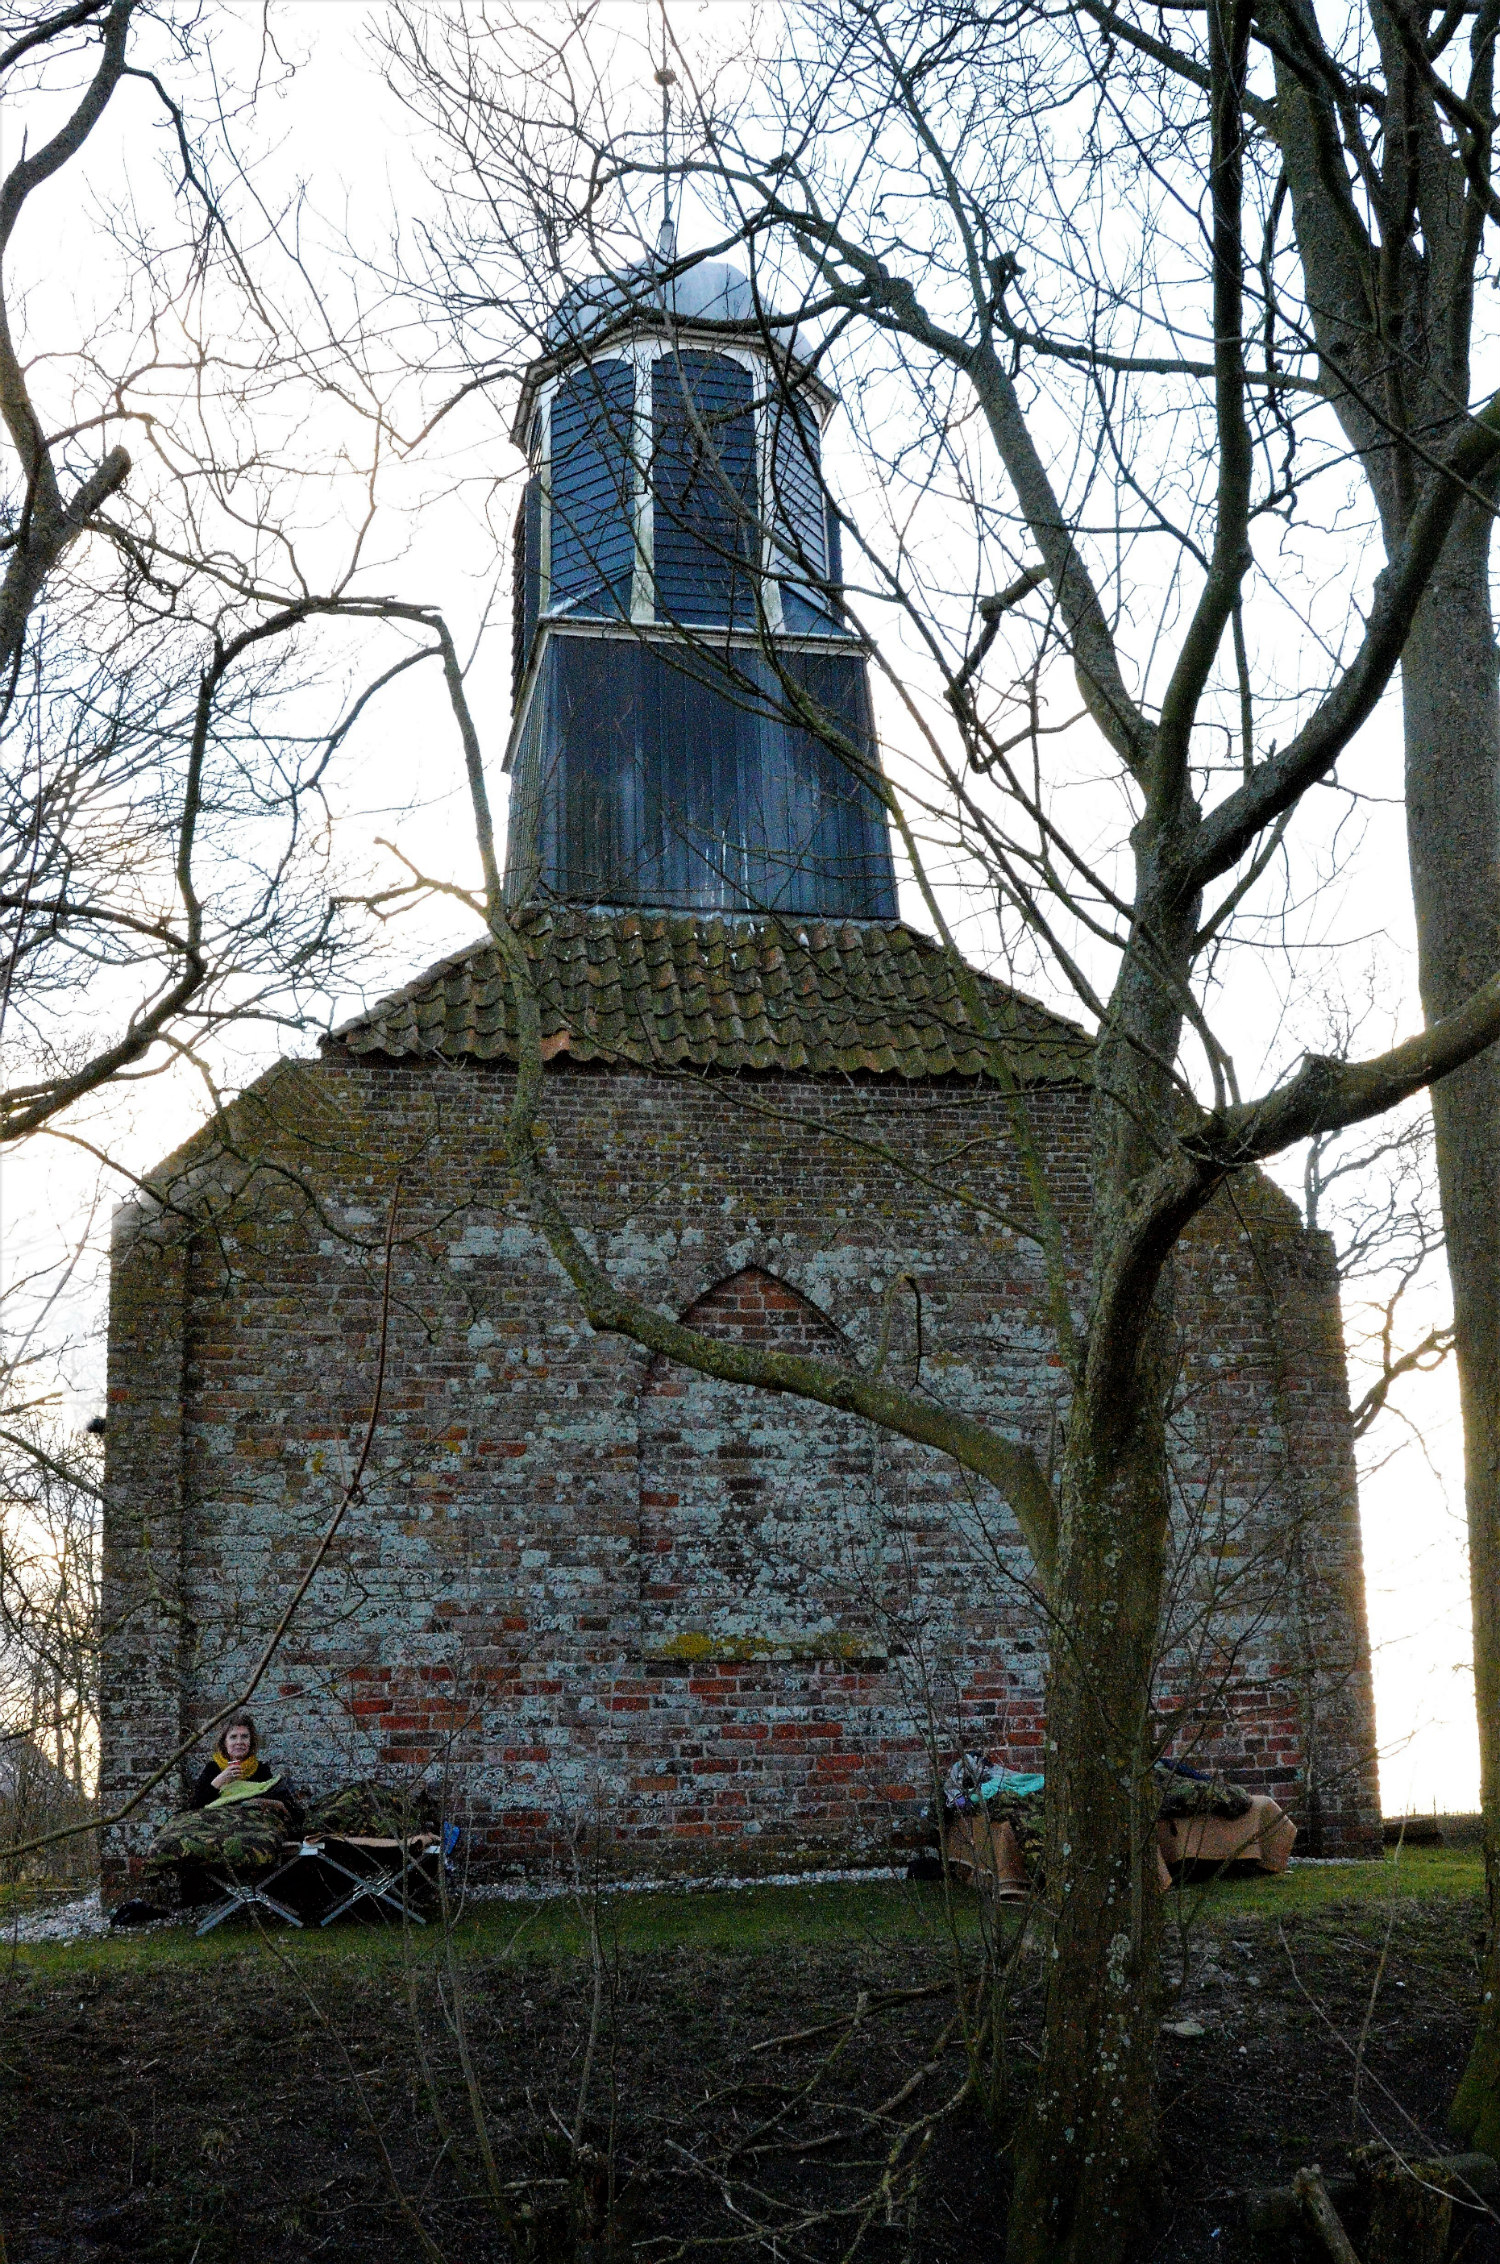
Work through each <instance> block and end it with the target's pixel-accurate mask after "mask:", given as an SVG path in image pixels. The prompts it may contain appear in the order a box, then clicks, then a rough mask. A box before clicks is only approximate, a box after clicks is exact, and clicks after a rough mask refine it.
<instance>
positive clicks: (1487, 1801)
mask: <svg viewBox="0 0 1500 2264" xmlns="http://www.w3.org/2000/svg"><path fill="white" fill-rule="evenodd" d="M1492 525H1493V522H1492V521H1491V520H1490V519H1489V518H1488V517H1487V516H1486V515H1484V514H1482V513H1480V512H1479V511H1478V510H1477V509H1471V510H1467V511H1466V512H1465V513H1464V515H1463V517H1462V518H1461V519H1460V521H1459V523H1458V525H1457V526H1456V527H1455V528H1454V530H1453V533H1452V535H1451V536H1450V537H1449V542H1448V548H1447V550H1446V551H1445V553H1444V557H1443V563H1442V567H1441V569H1440V572H1439V575H1438V578H1437V579H1436V580H1435V581H1434V584H1433V587H1432V589H1431V591H1430V592H1429V594H1428V596H1427V598H1426V600H1425V601H1424V603H1423V607H1422V610H1421V613H1420V614H1419V615H1418V618H1417V623H1416V627H1415V631H1414V633H1413V636H1412V639H1411V642H1410V644H1409V645H1408V647H1407V651H1406V655H1405V658H1404V660H1403V663H1402V701H1403V706H1404V710H1405V731H1406V826H1407V843H1408V849H1409V854H1410V859H1411V880H1412V898H1413V904H1414V907H1415V912H1416V924H1417V960H1418V973H1419V979H1420V982H1421V989H1422V1005H1423V1008H1424V1010H1425V1012H1426V1016H1427V1019H1428V1021H1429V1022H1431V1021H1435V1020H1436V1019H1437V1017H1438V1016H1439V1015H1441V1014H1443V1013H1444V1012H1445V1011H1447V1009H1448V1008H1449V1006H1450V1005H1451V1004H1452V1003H1453V1002H1454V1001H1455V1000H1457V999H1459V998H1461V997H1463V996H1465V995H1466V994H1467V991H1468V989H1469V988H1470V987H1471V986H1472V985H1474V984H1475V983H1479V982H1483V981H1485V980H1486V979H1487V978H1488V977H1489V976H1491V975H1492V974H1494V973H1495V972H1496V970H1497V969H1500V685H1497V656H1496V650H1495V638H1494V626H1493V622H1492V618H1491V610H1490V590H1489V549H1490V539H1491V527H1492ZM1432 1114H1433V1125H1434V1129H1435V1132H1436V1149H1437V1166H1438V1185H1439V1190H1440V1193H1441V1196H1442V1206H1443V1226H1444V1231H1445V1233H1446V1235H1447V1241H1448V1270H1449V1273H1450V1275H1451V1277H1452V1282H1453V1318H1454V1351H1455V1357H1456V1360H1457V1365H1458V1385H1459V1397H1460V1402H1461V1405H1462V1410H1463V1429H1464V1493H1465V1500H1466V1504H1467V1509H1468V1527H1469V1579H1470V1586H1471V1591H1472V1596H1473V1608H1474V1698H1475V1711H1476V1714H1477V1717H1478V1727H1479V1782H1480V1797H1481V1800H1482V1803H1483V1807H1484V1816H1485V1887H1486V1896H1487V1902H1488V1919H1489V1940H1488V1948H1487V1956H1486V1974H1485V1993H1484V2002H1483V2006H1482V2009H1481V2013H1480V2020H1479V2026H1478V2030H1477V2033H1476V2035H1475V2039H1474V2045H1473V2050H1472V2052H1471V2054H1470V2058H1469V2063H1468V2067H1467V2069H1466V2071H1465V2074H1464V2078H1463V2081H1462V2083H1461V2085H1460V2086H1459V2090H1458V2094H1457V2097H1456V2098H1455V2100H1454V2104H1453V2110H1452V2118H1451V2119H1452V2124H1453V2128H1454V2130H1455V2131H1456V2132H1457V2133H1459V2134H1460V2135H1461V2136H1464V2137H1467V2138H1471V2139H1472V2140H1473V2141H1474V2143H1475V2144H1476V2145H1477V2146H1479V2147H1482V2148H1483V2150H1484V2151H1485V2152H1487V2153H1488V2152H1493V2151H1495V2149H1496V2148H1497V2146H1500V1061H1497V1060H1496V1058H1495V1055H1494V1053H1493V1052H1491V1053H1487V1054H1482V1055H1481V1056H1480V1057H1479V1059H1478V1060H1477V1061H1474V1062H1471V1063H1470V1064H1469V1066H1468V1067H1467V1068H1466V1069H1461V1070H1458V1071H1456V1072H1455V1073H1454V1074H1453V1075H1452V1076H1451V1077H1445V1078H1444V1079H1443V1080H1442V1082H1441V1083H1440V1084H1437V1085H1435V1086H1434V1087H1433V1090H1432Z"/></svg>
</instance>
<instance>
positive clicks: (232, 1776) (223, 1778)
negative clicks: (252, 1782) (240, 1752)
mask: <svg viewBox="0 0 1500 2264" xmlns="http://www.w3.org/2000/svg"><path fill="white" fill-rule="evenodd" d="M239 1781H240V1765H239V1763H238V1761H231V1762H230V1764H229V1766H228V1768H227V1769H221V1770H220V1771H219V1773H218V1775H217V1776H216V1777H215V1778H214V1791H215V1792H222V1791H223V1790H224V1787H225V1785H227V1784H238V1783H239Z"/></svg>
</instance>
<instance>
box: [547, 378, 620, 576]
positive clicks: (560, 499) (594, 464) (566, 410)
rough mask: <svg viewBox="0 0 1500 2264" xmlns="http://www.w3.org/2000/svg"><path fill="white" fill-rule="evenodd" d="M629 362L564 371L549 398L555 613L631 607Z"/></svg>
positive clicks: (552, 571)
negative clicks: (550, 403) (550, 402)
mask: <svg viewBox="0 0 1500 2264" xmlns="http://www.w3.org/2000/svg"><path fill="white" fill-rule="evenodd" d="M634 408H635V372H634V370H633V369H632V368H631V365H630V363H629V362H626V361H609V362H589V363H586V364H585V365H584V367H583V368H581V369H576V370H574V371H573V372H572V373H571V375H570V376H568V377H565V378H564V379H563V382H562V384H561V385H560V386H559V387H558V389H557V392H556V394H555V396H554V397H553V402H552V463H551V475H552V476H551V491H552V564H551V575H550V593H549V594H550V609H551V611H552V612H554V613H570V614H575V615H578V614H581V615H592V616H596V617H597V616H603V617H606V618H614V619H618V618H619V617H621V616H622V615H623V616H624V617H626V618H627V619H628V617H629V614H630V584H631V577H632V574H633V572H634V567H635V537H634V533H633V529H632V515H633V502H634V494H635V467H634V461H633V450H632V447H631V439H632V422H631V420H632V416H633V413H634Z"/></svg>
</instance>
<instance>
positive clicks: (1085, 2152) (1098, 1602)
mask: <svg viewBox="0 0 1500 2264" xmlns="http://www.w3.org/2000/svg"><path fill="white" fill-rule="evenodd" d="M1165 1303H1166V1296H1165V1292H1164V1293H1163V1295H1161V1296H1159V1297H1158V1300H1157V1305H1156V1307H1155V1308H1154V1309H1153V1320H1152V1324H1151V1327H1150V1331H1149V1335H1150V1338H1151V1340H1152V1341H1151V1342H1150V1343H1149V1344H1148V1345H1147V1346H1146V1347H1144V1348H1143V1357H1142V1360H1141V1362H1140V1367H1139V1369H1138V1378H1139V1391H1138V1396H1137V1405H1136V1408H1135V1410H1134V1419H1133V1420H1132V1421H1131V1422H1129V1424H1128V1426H1127V1427H1126V1429H1125V1433H1124V1436H1123V1437H1121V1436H1120V1412H1121V1411H1120V1409H1119V1407H1118V1405H1116V1406H1114V1407H1104V1408H1092V1409H1091V1408H1090V1407H1089V1405H1088V1395H1087V1394H1085V1395H1083V1404H1082V1405H1081V1406H1080V1407H1079V1408H1078V1409H1077V1410H1076V1411H1075V1415H1074V1418H1073V1420H1072V1423H1071V1425H1070V1435H1069V1441H1068V1451H1067V1456H1066V1461H1065V1466H1064V1471H1063V1520H1064V1541H1063V1549H1064V1555H1063V1559H1062V1572H1061V1577H1060V1579H1059V1581H1058V1585H1057V1594H1058V1597H1059V1599H1060V1606H1061V1608H1060V1613H1059V1618H1058V1621H1057V1623H1056V1625H1055V1628H1054V1632H1053V1637H1052V1664H1051V1673H1050V1677H1049V1690H1048V1701H1047V1792H1048V1832H1047V1847H1048V1859H1047V1860H1048V1877H1049V1880H1052V1881H1057V1880H1061V1879H1064V1878H1065V1879H1066V1880H1067V1891H1066V1894H1065V1896H1064V1898H1063V1900H1062V1904H1061V1907H1060V1909H1058V1910H1057V1914H1056V1920H1055V1939H1054V1945H1053V1951H1052V1955H1051V1959H1050V1962H1049V1985H1048V1992H1047V2010H1046V2022H1045V2028H1044V2032H1043V2039H1042V2056H1041V2064H1040V2067H1039V2069H1038V2071H1037V2083H1036V2091H1035V2094H1034V2100H1033V2106H1032V2111H1031V2124H1030V2129H1029V2130H1028V2132H1027V2134H1026V2140H1025V2143H1024V2144H1023V2146H1022V2147H1021V2149H1020V2161H1019V2167H1018V2171H1017V2179H1016V2187H1015V2194H1014V2199H1013V2203H1012V2208H1011V2221H1010V2239H1009V2246H1008V2248H1007V2251H1006V2253H1007V2257H1008V2258H1009V2260H1010V2264H1085V2260H1086V2264H1129V2260H1130V2259H1133V2258H1138V2257H1139V2256H1140V2254H1141V2233H1142V2226H1143V2224H1144V2223H1145V2222H1146V2221H1147V2220H1148V2218H1149V2215H1150V2213H1151V2209H1152V2206H1153V2203H1154V2200H1155V2197H1156V2168H1155V2164H1156V2138H1157V2132H1156V2107H1155V2100H1156V2042H1157V2027H1158V2019H1159V2009H1160V2008H1159V1999H1160V1956H1159V1950H1160V1935H1161V1893H1160V1889H1159V1887H1158V1885H1157V1879H1156V1840H1155V1830H1154V1825H1155V1802H1154V1799H1153V1795H1152V1786H1151V1778H1150V1771H1149V1763H1150V1722H1151V1715H1150V1697H1151V1681H1152V1668H1153V1666H1154V1663H1155V1658H1156V1640H1157V1615H1158V1611H1159V1608H1160V1598H1161V1583H1162V1574H1163V1564H1164V1554H1165V1545H1166V1531H1167V1482H1166V1427H1165V1403H1166V1390H1167V1374H1166V1365H1167V1364H1166V1361H1165V1358H1164V1357H1163V1353H1164V1349H1165V1343H1166V1339H1167V1336H1168V1333H1169V1332H1168V1329H1167V1325H1166V1321H1165V1314H1164V1306H1165ZM1051 1900H1052V1896H1051V1893H1050V1892H1049V1895H1048V1901H1049V1903H1050V1902H1051Z"/></svg>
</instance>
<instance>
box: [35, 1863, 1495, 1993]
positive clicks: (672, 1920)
mask: <svg viewBox="0 0 1500 2264" xmlns="http://www.w3.org/2000/svg"><path fill="white" fill-rule="evenodd" d="M1483 1880H1484V1864H1483V1858H1482V1856H1481V1854H1480V1852H1479V1850H1478V1849H1477V1848H1475V1849H1471V1848H1458V1849H1451V1850H1450V1849H1446V1848H1409V1849H1405V1850H1403V1851H1402V1852H1401V1854H1400V1855H1399V1856H1397V1855H1396V1854H1394V1853H1393V1852H1389V1851H1388V1852H1387V1854H1386V1856H1385V1859H1384V1861H1382V1862H1374V1863H1330V1864H1316V1865H1314V1864H1294V1865H1293V1867H1292V1868H1291V1870H1289V1871H1287V1872H1285V1873H1283V1874H1282V1876H1281V1877H1279V1878H1267V1877H1265V1876H1264V1875H1243V1876H1236V1877H1233V1878H1227V1879H1223V1880H1212V1879H1210V1880H1208V1881H1206V1882H1204V1883H1187V1884H1184V1885H1181V1886H1179V1887H1177V1888H1176V1889H1174V1891H1173V1893H1172V1896H1171V1898H1170V1900H1169V1904H1168V1909H1169V1914H1170V1920H1171V1923H1172V1928H1173V1930H1174V1931H1175V1930H1176V1928H1177V1927H1180V1926H1181V1925H1183V1924H1184V1923H1186V1924H1188V1925H1189V1926H1193V1927H1196V1926H1197V1925H1199V1924H1200V1923H1202V1924H1205V1925H1210V1926H1215V1927H1218V1926H1222V1925H1223V1924H1225V1923H1226V1922H1228V1921H1230V1920H1234V1921H1235V1922H1236V1923H1237V1922H1238V1921H1239V1920H1240V1919H1241V1918H1245V1919H1260V1918H1272V1919H1275V1918H1283V1919H1285V1918H1293V1917H1297V1916H1299V1915H1302V1914H1304V1913H1308V1912H1313V1911H1320V1910H1326V1909H1329V1908H1331V1907H1333V1906H1335V1905H1337V1906H1339V1907H1341V1908H1344V1909H1347V1910H1348V1911H1349V1912H1350V1914H1351V1915H1353V1914H1356V1913H1365V1914H1368V1915H1370V1916H1372V1917H1376V1918H1378V1919H1379V1920H1380V1921H1382V1922H1383V1921H1384V1919H1385V1917H1386V1915H1387V1914H1388V1911H1389V1908H1390V1905H1391V1903H1392V1901H1393V1900H1395V1901H1412V1900H1415V1901H1418V1902H1422V1901H1427V1900H1429V1899H1430V1898H1432V1897H1434V1896H1454V1895H1458V1896H1476V1895H1478V1894H1479V1892H1480V1890H1481V1888H1482V1885H1483ZM600 1912H601V1920H602V1924H603V1927H604V1930H605V1932H606V1933H607V1934H608V1937H609V1939H610V1941H611V1943H612V1945H613V1946H614V1947H615V1948H616V1949H617V1950H618V1951H619V1952H620V1953H621V1954H622V1955H628V1956H638V1955H643V1954H646V1953H648V1952H652V1951H657V1950H664V1949H685V1950H694V1951H704V1952H706V1951H712V1950H715V1949H722V1950H733V1951H735V1952H737V1953H741V1954H755V1953H774V1952H775V1951H776V1950H777V1949H778V1948H781V1947H817V1946H827V1945H834V1944H841V1945H847V1944H849V1943H850V1942H865V1943H868V1944H869V1945H870V1946H871V1947H872V1948H880V1949H888V1950H890V1951H892V1952H894V1951H896V1950H897V1949H898V1948H899V1946H900V1945H901V1944H902V1943H909V1944H911V1945H912V1946H913V1947H923V1948H932V1947H935V1946H937V1945H938V1944H940V1943H942V1942H944V1941H947V1940H949V1939H951V1938H952V1935H953V1934H954V1933H956V1934H957V1936H958V1938H959V1939H960V1940H966V1941H967V1940H973V1939H975V1938H976V1937H977V1935H978V1932H979V1928H980V1912H979V1905H978V1900H977V1898H976V1897H975V1896H974V1895H973V1894H971V1893H968V1892H966V1891H965V1890H962V1889H959V1890H957V1891H956V1892H955V1893H954V1895H953V1897H952V1899H951V1902H949V1901H947V1900H946V1898H945V1897H944V1895H943V1892H942V1890H941V1888H938V1887H931V1886H926V1887H911V1886H908V1885H907V1884H906V1883H905V1881H903V1880H895V1879H892V1880H885V1879H881V1880H876V1881H874V1882H872V1883H871V1884H870V1885H868V1886H862V1885H856V1884H853V1883H850V1884H840V1885H836V1886H826V1887H822V1886H814V1887H745V1888H740V1889H737V1890H735V1891H733V1892H717V1891H715V1890H713V1889H703V1888H698V1889H695V1890H693V1891H691V1892H688V1893H672V1892H652V1893H645V1894H633V1893H605V1894H604V1895H602V1896H601V1897H600ZM454 1936H455V1940H456V1942H457V1944H458V1946H459V1948H460V1949H461V1950H462V1952H463V1953H464V1954H465V1955H466V1956H468V1955H475V1956H479V1957H481V1958H483V1959H486V1960H490V1959H495V1958H522V1959H533V1958H534V1959H553V1960H555V1959H564V1960H566V1959H574V1958H583V1957H587V1955H588V1948H589V1925H588V1913H587V1910H586V1908H584V1907H583V1906H582V1905H581V1904H580V1902H579V1901H577V1900H574V1899H566V1900H563V1899H560V1900H557V1901H553V1902H542V1903H516V1902H470V1903H469V1904H468V1905H467V1906H466V1908H465V1910H464V1913H463V1915H462V1916H461V1917H460V1918H459V1920H458V1923H457V1925H456V1927H455V1928H454ZM0 1938H3V1937H0ZM252 1939H253V1936H251V1935H250V1934H249V1933H248V1930H247V1929H246V1927H245V1926H244V1924H243V1922H241V1921H239V1920H235V1919H232V1920H230V1921H229V1923H228V1925H227V1926H225V1927H221V1928H216V1929H215V1931H214V1932H213V1933H211V1934H209V1935H207V1936H206V1937H205V1938H204V1939H203V1940H202V1941H199V1940H198V1939H197V1937H196V1936H195V1935H194V1934H193V1933H192V1932H191V1931H190V1930H189V1929H188V1928H186V1927H183V1926H174V1927H171V1928H162V1929H157V1928H148V1929H146V1930H145V1931H144V1932H135V1931H132V1930H130V1929H121V1931H120V1932H119V1933H118V1934H110V1935H107V1936H105V1937H104V1938H102V1939H100V1940H95V1941H87V1942H73V1943H66V1944H58V1943H34V1944H27V1943H22V1944H19V1945H10V1944H6V1945H5V1947H4V1950H3V1956H4V1959H5V1960H6V1961H7V1962H9V1961H10V1960H12V1959H14V1960H17V1961H19V1962H20V1963H22V1964H24V1965H27V1966H30V1967H34V1968H35V1969H36V1970H37V1971H38V1972H45V1973H53V1974H56V1975H58V1976H59V1977H61V1976H63V1975H64V1974H67V1973H69V1972H77V1973H94V1972H98V1971H104V1970H110V1971H141V1970H149V1969H151V1968H153V1967H156V1966H159V1965H163V1964H166V1965H171V1966H173V1967H179V1966H181V1967H193V1966H208V1967H212V1966H214V1965H216V1964H218V1963H219V1962H221V1961H222V1959H223V1957H224V1954H225V1952H226V1950H227V1949H229V1948H231V1947H232V1946H239V1945H243V1944H244V1943H246V1942H247V1941H248V1940H252ZM275 1939H276V1944H277V1947H278V1948H279V1949H281V1950H283V1951H284V1952H285V1953H286V1954H287V1955H288V1956H289V1957H291V1958H293V1959H294V1960H296V1961H299V1962H300V1961H304V1960H305V1961H307V1963H308V1965H309V1967H310V1969H313V1970H316V1969H318V1968H320V1967H324V1966H328V1965H333V1966H337V1965H338V1964H339V1963H340V1962H341V1961H345V1960H351V1961H353V1963H354V1964H356V1965H358V1966H360V1967H371V1968H379V1967H380V1966H382V1965H383V1964H392V1965H400V1964H403V1963H404V1962H405V1961H406V1960H407V1959H408V1958H415V1959H417V1960H419V1961H423V1960H426V1959H430V1958H431V1957H432V1956H434V1955H435V1954H437V1952H438V1950H439V1948H440V1946H441V1945H440V1940H439V1936H438V1932H437V1929H436V1928H420V1927H414V1928H412V1929H411V1931H410V1932H409V1933H408V1934H407V1935H406V1937H405V1938H404V1939H403V1936H402V1933H401V1930H400V1928H399V1927H398V1926H396V1925H394V1924H393V1925H389V1926H387V1925H381V1924H375V1925H362V1924H351V1925H340V1926H334V1927H332V1928H330V1929H329V1930H328V1931H326V1932H325V1931H323V1930H322V1929H321V1928H317V1927H314V1928H310V1929H307V1930H305V1931H303V1932H300V1933H299V1932H294V1931H293V1930H292V1929H291V1928H290V1927H278V1928H277V1929H276V1930H275Z"/></svg>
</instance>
